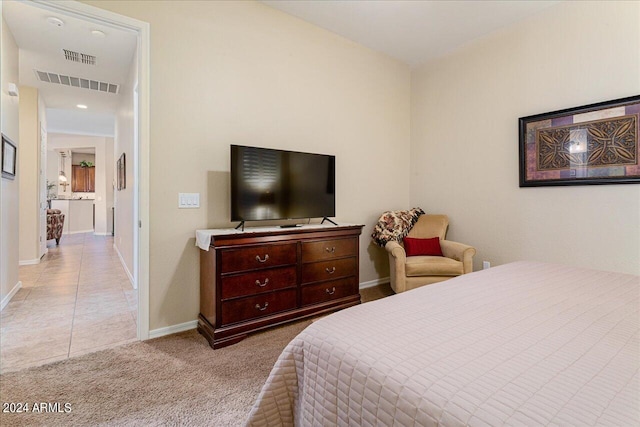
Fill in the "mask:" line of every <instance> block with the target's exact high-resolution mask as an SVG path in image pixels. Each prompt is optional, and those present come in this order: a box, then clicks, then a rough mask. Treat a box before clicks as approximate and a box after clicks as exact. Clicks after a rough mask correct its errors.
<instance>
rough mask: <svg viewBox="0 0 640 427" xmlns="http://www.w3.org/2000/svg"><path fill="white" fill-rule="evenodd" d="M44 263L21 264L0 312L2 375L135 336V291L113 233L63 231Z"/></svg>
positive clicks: (50, 243) (51, 247) (99, 348)
mask: <svg viewBox="0 0 640 427" xmlns="http://www.w3.org/2000/svg"><path fill="white" fill-rule="evenodd" d="M48 249H49V253H47V254H46V255H45V256H44V257H43V258H42V260H41V262H40V264H37V265H29V266H22V267H20V281H22V289H20V290H19V291H18V292H17V293H16V294H15V295H14V297H13V298H12V299H11V301H10V302H9V304H7V306H6V307H5V308H4V310H2V312H0V315H1V319H0V372H9V371H14V370H18V369H23V368H26V367H30V366H37V365H41V364H45V363H49V362H54V361H57V360H62V359H66V358H68V357H72V356H76V355H80V354H84V353H89V352H92V351H96V350H101V349H104V348H109V347H114V346H116V345H120V344H124V343H127V342H132V341H135V340H136V314H137V306H138V302H137V299H138V296H137V291H136V290H134V289H133V287H132V286H131V282H130V281H129V279H128V278H127V276H126V273H125V272H124V269H123V268H122V265H121V264H120V260H119V259H118V255H117V254H116V252H115V250H114V249H113V237H111V236H108V237H105V236H94V235H93V234H92V233H85V234H74V235H64V236H62V239H60V246H56V245H55V241H54V240H50V241H49V242H48Z"/></svg>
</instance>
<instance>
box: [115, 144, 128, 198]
mask: <svg viewBox="0 0 640 427" xmlns="http://www.w3.org/2000/svg"><path fill="white" fill-rule="evenodd" d="M116 169H117V170H118V191H120V190H124V189H125V188H127V163H126V157H125V155H124V153H122V155H121V156H120V158H119V159H118V162H117V168H116Z"/></svg>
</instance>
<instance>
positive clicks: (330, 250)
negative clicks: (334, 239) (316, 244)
mask: <svg viewBox="0 0 640 427" xmlns="http://www.w3.org/2000/svg"><path fill="white" fill-rule="evenodd" d="M324 250H325V251H327V252H329V253H330V254H334V253H336V247H335V246H331V247H330V248H324Z"/></svg>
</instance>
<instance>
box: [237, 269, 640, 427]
mask: <svg viewBox="0 0 640 427" xmlns="http://www.w3.org/2000/svg"><path fill="white" fill-rule="evenodd" d="M639 320H640V277H638V276H632V275H624V274H618V273H610V272H601V271H594V270H586V269H580V268H572V267H567V266H560V265H551V264H542V263H533V262H517V263H513V264H508V265H504V266H501V267H496V268H492V269H489V270H484V271H481V272H477V273H473V274H468V275H465V276H461V277H459V278H456V279H452V280H449V281H446V282H442V283H437V284H434V285H429V286H425V287H422V288H418V289H415V290H413V291H409V292H406V293H403V294H399V295H395V296H392V297H388V298H384V299H382V300H378V301H374V302H371V303H367V304H363V305H360V306H357V307H353V308H350V309H347V310H343V311H340V312H338V313H335V314H333V315H331V316H328V317H326V318H324V319H321V320H319V321H317V322H315V323H313V324H312V325H311V326H309V327H308V328H307V329H305V330H304V331H303V332H302V333H301V334H300V335H298V337H296V338H295V339H294V340H293V341H292V342H291V343H290V344H289V345H288V346H287V347H286V348H285V350H284V351H283V353H282V355H281V356H280V358H279V359H278V361H277V363H276V365H275V366H274V368H273V370H272V372H271V374H270V376H269V378H268V380H267V382H266V384H265V385H264V388H263V389H262V391H261V393H260V395H259V397H258V400H257V402H256V403H255V406H254V408H253V409H252V411H251V414H250V418H249V420H248V425H252V426H281V425H285V426H286V425H297V426H333V425H352V426H392V425H396V426H436V425H439V426H465V425H470V426H499V425H518V426H533V425H553V426H570V425H575V426H591V425H606V426H608V425H611V426H614V425H615V426H638V425H640V398H639V395H640V391H639V389H640V381H639V372H638V369H639V367H640V357H639V353H640V340H639V323H640V321H639Z"/></svg>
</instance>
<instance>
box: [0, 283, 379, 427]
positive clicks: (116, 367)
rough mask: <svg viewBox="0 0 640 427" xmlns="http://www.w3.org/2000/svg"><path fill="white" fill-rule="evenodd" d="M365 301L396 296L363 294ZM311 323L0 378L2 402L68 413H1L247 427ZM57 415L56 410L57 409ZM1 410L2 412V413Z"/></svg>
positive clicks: (1, 418) (182, 338) (45, 419)
mask: <svg viewBox="0 0 640 427" xmlns="http://www.w3.org/2000/svg"><path fill="white" fill-rule="evenodd" d="M361 293H362V299H363V301H372V300H374V299H378V298H381V297H384V296H387V295H390V294H391V293H392V292H391V290H390V288H389V287H388V285H386V286H385V285H382V286H378V287H374V288H369V289H366V290H363V291H362V292H361ZM310 323H311V322H310V321H308V320H307V321H301V322H297V323H293V324H291V325H287V326H283V327H279V328H275V329H271V330H269V331H265V332H262V333H256V334H253V335H251V336H249V338H247V339H245V340H244V341H242V342H240V343H238V344H235V345H232V346H230V347H225V348H222V349H219V350H215V351H213V350H211V348H210V347H209V344H208V343H207V342H206V340H205V339H204V338H203V337H202V336H200V335H199V334H198V333H197V332H195V331H189V332H184V333H180V334H174V335H171V336H167V337H163V338H158V339H155V340H150V341H145V342H137V343H133V344H128V345H125V346H121V347H117V348H114V349H110V350H104V351H100V352H96V353H92V354H87V355H84V356H80V357H76V358H72V359H68V360H65V361H62V362H57V363H53V364H50V365H45V366H40V367H36V368H30V369H25V370H23V371H18V372H11V373H7V374H3V375H0V401H1V402H2V404H3V406H4V405H5V403H8V402H14V403H18V402H26V403H28V404H29V409H30V411H32V406H33V404H34V403H37V404H40V403H43V402H44V403H47V404H49V403H51V404H55V403H58V404H59V407H60V410H61V411H64V408H65V404H66V403H68V404H70V405H71V411H70V412H67V413H65V412H61V413H50V412H49V413H36V412H29V413H21V414H8V413H4V412H0V424H1V425H2V426H3V427H5V426H36V425H37V426H41V425H64V426H87V425H91V426H107V425H108V426H114V425H117V426H120V425H122V426H124V425H126V426H160V425H162V426H167V425H168V426H183V425H189V426H237V425H242V423H243V421H244V420H245V418H246V416H247V415H248V413H249V410H250V409H251V406H252V405H253V402H254V401H255V399H256V397H257V395H258V393H259V391H260V389H261V387H262V385H263V383H264V381H265V380H266V378H267V376H268V374H269V372H270V371H271V368H272V366H273V364H274V363H275V361H276V359H277V358H278V355H279V354H280V352H281V351H282V349H283V348H284V347H285V346H286V344H287V343H288V342H289V341H290V340H291V339H292V338H293V337H295V336H296V335H297V334H298V333H299V332H300V331H302V330H303V329H304V328H305V327H306V326H307V325H309V324H310ZM51 406H53V408H52V409H55V405H51ZM3 409H4V408H3Z"/></svg>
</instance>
